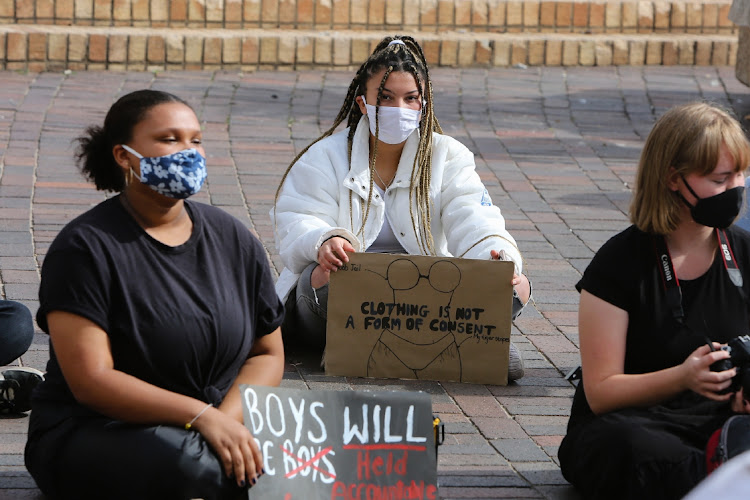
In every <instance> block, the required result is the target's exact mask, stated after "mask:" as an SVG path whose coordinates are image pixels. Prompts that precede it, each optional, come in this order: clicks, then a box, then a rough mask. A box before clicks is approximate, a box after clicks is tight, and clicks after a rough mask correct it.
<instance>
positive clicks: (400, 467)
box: [357, 451, 409, 481]
mask: <svg viewBox="0 0 750 500" xmlns="http://www.w3.org/2000/svg"><path fill="white" fill-rule="evenodd" d="M408 456H409V452H408V451H404V455H403V456H402V457H401V458H399V459H398V460H395V461H394V460H393V452H389V453H388V457H387V458H386V459H385V460H383V457H382V456H376V457H375V458H373V459H372V460H370V452H369V451H365V452H361V451H360V452H359V453H358V454H357V479H359V480H360V481H362V479H364V480H365V481H369V480H370V471H372V473H373V474H374V475H375V476H382V475H383V474H385V475H387V476H390V475H391V474H393V473H394V472H395V473H396V474H398V475H399V476H405V475H406V461H407V459H408ZM363 476H364V477H363Z"/></svg>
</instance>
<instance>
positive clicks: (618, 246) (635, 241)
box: [594, 225, 653, 258]
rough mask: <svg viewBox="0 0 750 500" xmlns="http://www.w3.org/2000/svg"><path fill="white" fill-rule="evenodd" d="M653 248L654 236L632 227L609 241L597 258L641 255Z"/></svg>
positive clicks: (598, 252) (597, 253)
mask: <svg viewBox="0 0 750 500" xmlns="http://www.w3.org/2000/svg"><path fill="white" fill-rule="evenodd" d="M652 246H653V236H652V235H650V234H647V233H644V232H643V231H641V230H640V229H638V228H637V227H635V226H633V225H631V226H628V227H627V228H626V229H624V230H622V231H620V232H619V233H617V234H615V235H614V236H612V237H611V238H610V239H608V240H607V241H606V242H605V243H604V244H603V245H602V246H601V248H600V249H599V250H598V251H597V252H596V256H595V257H594V258H596V257H608V256H611V255H620V254H623V253H630V254H633V253H639V252H642V251H643V250H644V249H645V248H650V247H652Z"/></svg>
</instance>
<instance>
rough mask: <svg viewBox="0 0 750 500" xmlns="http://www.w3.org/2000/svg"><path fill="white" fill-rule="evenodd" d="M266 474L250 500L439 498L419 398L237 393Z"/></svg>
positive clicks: (247, 388) (426, 404) (426, 416)
mask: <svg viewBox="0 0 750 500" xmlns="http://www.w3.org/2000/svg"><path fill="white" fill-rule="evenodd" d="M240 391H241V392H242V411H243V414H244V419H245V426H246V427H247V428H248V429H249V430H250V432H251V433H252V434H253V436H254V437H255V439H256V440H257V442H258V445H259V447H260V450H261V452H262V453H263V469H265V471H266V473H265V475H263V476H262V477H261V478H260V479H259V480H258V482H257V483H256V484H255V485H254V486H253V487H252V488H251V489H250V491H249V493H248V495H249V498H269V499H279V500H302V499H313V500H318V499H331V500H335V499H342V500H343V499H363V500H364V499H368V498H369V499H383V500H385V499H390V500H399V499H423V500H428V499H429V500H432V499H437V498H438V490H437V456H436V452H435V436H434V433H433V426H432V403H431V400H430V396H429V395H428V394H426V393H423V392H365V391H308V390H298V389H284V388H279V387H261V386H251V385H240Z"/></svg>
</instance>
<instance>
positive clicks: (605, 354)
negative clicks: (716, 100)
mask: <svg viewBox="0 0 750 500" xmlns="http://www.w3.org/2000/svg"><path fill="white" fill-rule="evenodd" d="M749 161H750V144H748V141H747V139H746V137H745V134H744V133H743V131H742V129H741V127H740V125H739V124H738V123H737V121H736V120H734V119H733V118H732V117H731V116H730V115H729V114H728V113H726V112H725V111H723V110H721V109H719V108H717V107H716V106H713V105H710V104H705V103H691V104H686V105H682V106H678V107H675V108H673V109H670V110H669V111H667V112H666V113H665V114H664V115H663V116H662V117H661V118H660V119H659V120H658V121H657V122H656V124H655V125H654V128H653V130H652V131H651V133H650V134H649V136H648V138H647V139H646V144H645V146H644V148H643V152H642V154H641V159H640V163H639V165H638V172H637V177H636V186H635V192H634V194H633V200H632V203H631V206H630V219H631V221H632V222H633V225H632V226H631V227H629V228H627V229H626V230H624V231H622V232H621V233H619V234H617V235H615V236H614V237H613V238H611V239H610V240H609V241H608V242H607V243H605V244H604V245H603V246H602V247H601V249H600V250H599V251H598V252H597V253H596V255H595V256H594V258H593V260H592V261H591V264H590V265H589V266H588V268H587V269H586V271H585V273H584V275H583V277H582V278H581V280H580V281H579V282H578V284H577V285H576V287H577V289H578V290H579V291H580V292H581V299H580V305H579V335H580V349H581V361H582V367H583V380H582V381H581V383H580V384H579V386H578V388H577V391H576V395H575V398H574V402H573V408H572V412H571V416H570V421H569V423H568V432H567V435H566V437H565V438H564V440H563V442H562V444H561V446H560V450H559V453H558V455H559V458H560V464H561V468H562V472H563V475H564V476H565V478H566V479H568V480H569V481H570V482H571V483H573V484H574V485H575V486H576V487H577V488H578V489H579V490H580V491H581V492H582V493H583V495H584V497H585V498H629V499H639V500H643V499H652V498H653V499H657V498H658V499H670V498H682V497H683V496H684V495H685V494H686V493H687V492H688V491H689V490H690V489H691V488H692V487H693V486H694V485H696V484H697V483H698V482H699V481H700V480H701V479H702V478H703V477H705V475H706V472H707V464H706V446H707V443H708V441H709V437H710V436H711V434H712V433H714V431H715V430H716V429H718V428H719V427H721V426H722V424H723V423H724V422H725V421H726V420H727V419H728V418H729V417H730V416H731V415H733V414H735V413H748V410H749V409H750V404H748V403H747V401H746V400H745V398H744V394H743V391H742V390H741V389H740V388H737V387H736V386H735V385H734V384H733V377H734V376H735V374H736V368H729V367H728V366H723V367H721V368H720V367H719V366H720V363H719V364H717V362H720V361H722V360H727V359H728V358H729V356H730V355H729V353H728V352H727V351H725V350H721V349H720V347H721V345H722V344H725V343H727V342H728V341H730V340H731V339H733V338H735V337H737V336H739V335H744V334H746V333H748V326H750V323H749V322H748V317H749V316H748V313H749V312H750V304H748V301H747V297H748V296H750V275H749V274H748V268H750V260H749V259H750V234H748V233H747V232H745V231H744V230H742V229H738V228H736V227H733V226H731V224H732V222H733V221H734V219H735V218H736V217H737V214H738V213H739V211H740V207H741V205H742V200H743V193H744V189H745V188H744V172H745V170H746V169H747V166H748V162H749ZM735 382H736V381H735ZM743 418H750V417H743Z"/></svg>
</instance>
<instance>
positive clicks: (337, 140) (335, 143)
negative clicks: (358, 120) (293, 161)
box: [300, 128, 349, 160]
mask: <svg viewBox="0 0 750 500" xmlns="http://www.w3.org/2000/svg"><path fill="white" fill-rule="evenodd" d="M348 137H349V128H345V129H344V130H341V131H339V132H336V133H335V134H333V135H329V136H328V137H324V138H323V139H321V140H319V141H318V142H316V143H315V144H313V145H312V146H310V148H309V149H308V150H307V151H305V154H304V155H302V157H301V158H300V160H302V159H307V158H310V157H316V156H328V155H330V154H332V153H333V154H341V153H343V154H347V153H348V151H349V144H348Z"/></svg>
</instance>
